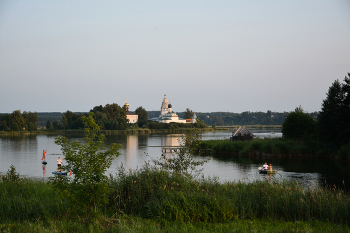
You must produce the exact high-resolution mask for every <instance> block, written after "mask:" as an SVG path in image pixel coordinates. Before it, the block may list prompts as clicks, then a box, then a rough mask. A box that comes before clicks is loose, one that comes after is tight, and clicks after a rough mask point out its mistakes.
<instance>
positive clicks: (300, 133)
mask: <svg viewBox="0 0 350 233" xmlns="http://www.w3.org/2000/svg"><path fill="white" fill-rule="evenodd" d="M315 132H316V121H315V119H314V118H313V117H312V116H310V115H309V114H308V113H305V112H304V110H303V109H302V108H301V106H299V107H298V108H296V109H295V111H294V112H290V113H289V114H288V116H287V118H286V119H285V120H284V122H283V124H282V133H283V137H285V138H288V139H297V140H301V139H302V138H305V137H308V136H309V135H313V136H314V134H315Z"/></svg>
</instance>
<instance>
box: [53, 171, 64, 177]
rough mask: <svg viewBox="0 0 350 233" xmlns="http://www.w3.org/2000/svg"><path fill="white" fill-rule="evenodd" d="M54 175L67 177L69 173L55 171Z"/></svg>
mask: <svg viewBox="0 0 350 233" xmlns="http://www.w3.org/2000/svg"><path fill="white" fill-rule="evenodd" d="M52 174H55V175H62V176H66V175H67V172H61V171H53V172H52Z"/></svg>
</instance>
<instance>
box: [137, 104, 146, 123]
mask: <svg viewBox="0 0 350 233" xmlns="http://www.w3.org/2000/svg"><path fill="white" fill-rule="evenodd" d="M135 113H136V114H137V115H138V120H137V121H138V125H139V127H142V126H143V125H144V124H146V122H147V120H148V114H147V111H146V109H144V108H143V107H142V106H140V107H138V108H136V110H135Z"/></svg>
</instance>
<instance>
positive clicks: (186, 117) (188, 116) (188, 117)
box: [185, 108, 194, 119]
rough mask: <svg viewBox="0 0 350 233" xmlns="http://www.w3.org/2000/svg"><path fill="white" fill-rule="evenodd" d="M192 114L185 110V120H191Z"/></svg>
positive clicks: (187, 109)
mask: <svg viewBox="0 0 350 233" xmlns="http://www.w3.org/2000/svg"><path fill="white" fill-rule="evenodd" d="M193 114H194V113H193V112H192V110H190V109H189V108H186V112H185V119H192V117H193Z"/></svg>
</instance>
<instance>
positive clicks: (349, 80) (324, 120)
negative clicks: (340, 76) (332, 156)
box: [317, 73, 350, 146]
mask: <svg viewBox="0 0 350 233" xmlns="http://www.w3.org/2000/svg"><path fill="white" fill-rule="evenodd" d="M344 82H345V83H343V84H342V83H340V82H339V80H335V81H334V83H333V84H332V85H331V86H330V87H329V89H328V93H327V98H326V99H325V100H323V103H322V108H321V112H320V113H319V115H318V121H317V124H318V129H319V137H320V138H321V140H322V141H323V142H331V143H333V144H335V145H338V146H341V145H343V144H346V143H350V120H349V119H350V73H348V77H345V79H344Z"/></svg>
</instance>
